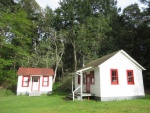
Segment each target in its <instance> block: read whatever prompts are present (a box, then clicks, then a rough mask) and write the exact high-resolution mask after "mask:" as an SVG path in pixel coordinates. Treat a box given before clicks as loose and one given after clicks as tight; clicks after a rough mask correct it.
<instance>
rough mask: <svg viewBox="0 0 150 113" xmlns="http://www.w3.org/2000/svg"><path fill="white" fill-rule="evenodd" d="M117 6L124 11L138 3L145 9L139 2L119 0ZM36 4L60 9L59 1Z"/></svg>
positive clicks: (51, 0)
mask: <svg viewBox="0 0 150 113" xmlns="http://www.w3.org/2000/svg"><path fill="white" fill-rule="evenodd" d="M117 1H118V3H117V6H118V7H121V9H124V8H125V7H126V6H128V5H130V4H134V3H138V4H139V6H140V7H143V5H142V4H140V2H139V1H138V0H117ZM36 2H37V3H38V4H39V5H40V6H41V7H42V8H45V7H46V6H47V5H48V6H50V7H51V8H52V9H53V10H55V9H56V8H57V7H59V4H58V2H59V0H36Z"/></svg>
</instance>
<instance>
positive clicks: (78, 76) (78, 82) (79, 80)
mask: <svg viewBox="0 0 150 113" xmlns="http://www.w3.org/2000/svg"><path fill="white" fill-rule="evenodd" d="M78 84H80V75H78Z"/></svg>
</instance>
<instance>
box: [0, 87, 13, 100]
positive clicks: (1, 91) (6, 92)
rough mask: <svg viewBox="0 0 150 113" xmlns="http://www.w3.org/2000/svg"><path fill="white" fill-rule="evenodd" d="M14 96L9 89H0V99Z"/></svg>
mask: <svg viewBox="0 0 150 113" xmlns="http://www.w3.org/2000/svg"><path fill="white" fill-rule="evenodd" d="M11 95H14V93H13V92H12V91H11V90H9V89H0V98H2V97H6V96H11Z"/></svg>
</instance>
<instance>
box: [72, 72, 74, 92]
mask: <svg viewBox="0 0 150 113" xmlns="http://www.w3.org/2000/svg"><path fill="white" fill-rule="evenodd" d="M73 81H74V73H73V74H72V93H73Z"/></svg>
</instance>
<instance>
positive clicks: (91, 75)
mask: <svg viewBox="0 0 150 113" xmlns="http://www.w3.org/2000/svg"><path fill="white" fill-rule="evenodd" d="M92 78H93V81H92ZM90 80H91V81H90V84H95V74H94V71H90Z"/></svg>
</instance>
